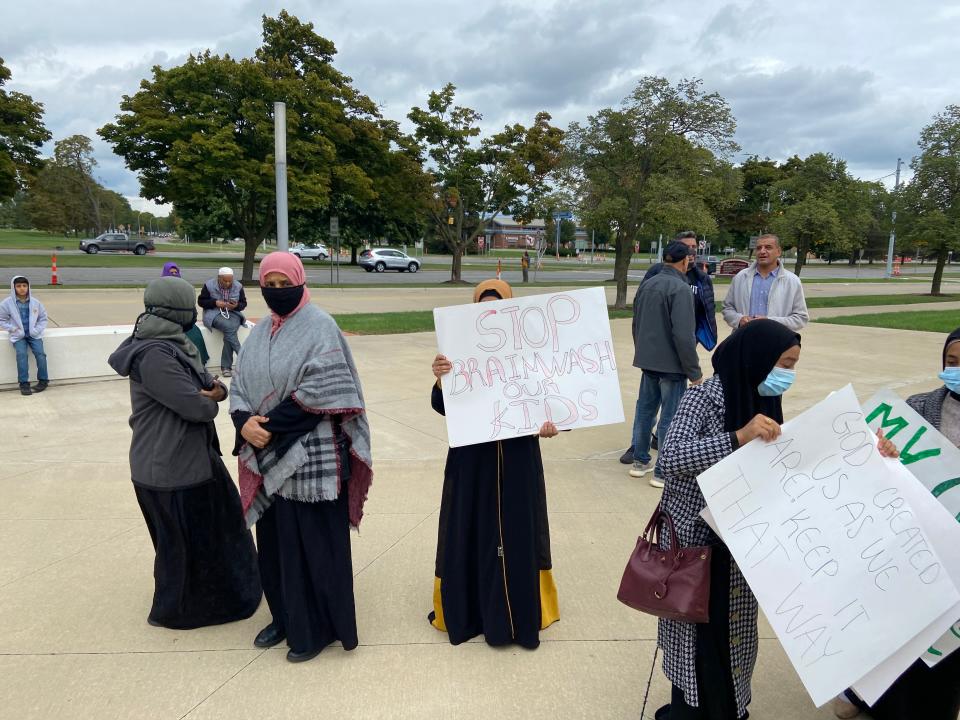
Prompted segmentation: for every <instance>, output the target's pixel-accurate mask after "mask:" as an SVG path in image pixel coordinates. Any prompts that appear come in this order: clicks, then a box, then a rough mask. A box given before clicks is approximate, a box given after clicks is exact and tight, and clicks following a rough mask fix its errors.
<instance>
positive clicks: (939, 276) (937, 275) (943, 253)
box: [930, 247, 948, 295]
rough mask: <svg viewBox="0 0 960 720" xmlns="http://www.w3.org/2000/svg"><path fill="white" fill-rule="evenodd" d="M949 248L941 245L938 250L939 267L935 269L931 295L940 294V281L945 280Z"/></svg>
mask: <svg viewBox="0 0 960 720" xmlns="http://www.w3.org/2000/svg"><path fill="white" fill-rule="evenodd" d="M947 254H948V251H947V248H946V247H941V248H940V250H939V251H938V252H937V267H936V268H934V271H933V284H932V285H931V286H930V294H931V295H939V294H940V283H941V281H942V280H943V266H944V265H946V264H947Z"/></svg>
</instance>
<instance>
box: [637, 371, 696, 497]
mask: <svg viewBox="0 0 960 720" xmlns="http://www.w3.org/2000/svg"><path fill="white" fill-rule="evenodd" d="M686 389H687V381H686V379H683V380H671V379H669V378H666V377H657V376H655V375H653V374H650V373H646V372H645V373H643V376H642V377H641V378H640V393H639V395H638V396H637V410H636V414H635V415H634V417H633V460H634V462H641V463H648V462H650V431H651V430H652V429H653V424H654V422H655V421H656V419H657V409H658V408H659V410H660V422H659V423H658V424H657V447H659V448H660V449H661V450H662V449H663V441H664V440H665V439H666V437H667V432H668V431H669V430H670V422H671V421H672V420H673V415H674V413H676V412H677V405H679V404H680V398H681V397H682V396H683V391H684V390H686ZM653 474H654V475H655V476H656V477H658V478H659V477H663V476H662V474H661V472H660V463H659V454H658V461H657V467H656V468H655V469H654V471H653Z"/></svg>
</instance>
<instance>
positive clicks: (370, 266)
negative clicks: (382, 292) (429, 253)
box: [359, 248, 420, 273]
mask: <svg viewBox="0 0 960 720" xmlns="http://www.w3.org/2000/svg"><path fill="white" fill-rule="evenodd" d="M359 263H360V267H362V268H363V269H364V270H366V271H367V272H378V273H379V272H383V271H384V270H397V271H399V272H412V273H415V272H416V271H417V270H419V269H420V261H419V260H417V259H416V258H414V257H410V256H409V255H407V254H406V253H404V252H400V251H399V250H393V249H390V248H374V249H373V250H364V251H363V252H362V253H360V260H359Z"/></svg>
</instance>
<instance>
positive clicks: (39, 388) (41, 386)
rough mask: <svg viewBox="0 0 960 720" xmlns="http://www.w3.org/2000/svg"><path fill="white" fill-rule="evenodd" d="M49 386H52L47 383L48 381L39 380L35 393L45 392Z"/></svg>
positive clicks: (34, 388)
mask: <svg viewBox="0 0 960 720" xmlns="http://www.w3.org/2000/svg"><path fill="white" fill-rule="evenodd" d="M49 384H50V383H49V382H48V381H46V380H38V381H37V384H36V385H34V386H33V391H34V392H35V393H38V392H43V391H44V390H46V389H47V386H48V385H49Z"/></svg>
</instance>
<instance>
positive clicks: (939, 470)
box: [863, 389, 960, 666]
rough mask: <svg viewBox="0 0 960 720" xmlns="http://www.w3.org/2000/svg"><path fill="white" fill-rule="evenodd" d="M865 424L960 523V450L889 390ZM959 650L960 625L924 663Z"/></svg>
mask: <svg viewBox="0 0 960 720" xmlns="http://www.w3.org/2000/svg"><path fill="white" fill-rule="evenodd" d="M863 412H864V414H865V415H866V419H867V424H868V425H869V426H870V427H871V428H873V429H874V430H878V429H881V428H882V429H883V432H884V434H885V435H886V436H887V437H888V438H891V439H892V440H894V442H896V443H897V445H898V447H900V462H901V463H903V465H904V467H906V468H907V469H908V470H909V471H910V472H911V473H912V474H913V475H914V476H915V477H916V478H917V479H918V480H919V481H920V482H921V483H923V485H924V487H926V488H927V489H928V490H929V491H930V492H932V493H933V496H934V497H935V498H937V499H938V500H939V501H940V502H941V503H942V504H943V506H944V507H945V508H946V509H947V510H948V511H949V512H950V514H951V515H953V516H954V517H955V518H956V519H957V521H958V522H960V449H957V448H956V447H955V446H954V444H953V443H952V442H950V441H949V440H947V438H945V437H944V436H943V435H941V434H940V433H939V432H938V431H937V429H936V428H935V427H933V425H931V424H930V423H928V422H927V421H926V420H925V419H924V418H923V416H922V415H920V414H919V413H918V412H916V411H915V410H914V409H913V408H912V407H910V406H909V405H907V403H906V402H904V401H903V400H901V399H900V396H899V395H897V394H896V393H894V392H893V391H892V390H887V389H884V390H880V391H879V392H878V393H877V394H876V395H874V396H873V397H872V398H870V399H869V400H868V401H867V402H865V403H864V404H863ZM958 648H960V621H958V622H957V623H955V624H954V626H953V627H952V628H950V630H948V631H947V632H946V633H945V634H944V635H943V637H941V638H939V639H938V640H936V641H935V642H933V643H932V644H931V645H930V647H929V648H927V649H925V651H924V653H923V659H924V661H925V662H926V663H927V664H928V665H931V666H933V665H936V664H937V663H938V662H939V661H940V660H941V659H943V658H944V657H946V656H947V655H949V654H950V653H952V652H953V651H955V650H957V649H958Z"/></svg>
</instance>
